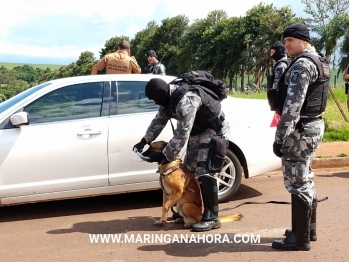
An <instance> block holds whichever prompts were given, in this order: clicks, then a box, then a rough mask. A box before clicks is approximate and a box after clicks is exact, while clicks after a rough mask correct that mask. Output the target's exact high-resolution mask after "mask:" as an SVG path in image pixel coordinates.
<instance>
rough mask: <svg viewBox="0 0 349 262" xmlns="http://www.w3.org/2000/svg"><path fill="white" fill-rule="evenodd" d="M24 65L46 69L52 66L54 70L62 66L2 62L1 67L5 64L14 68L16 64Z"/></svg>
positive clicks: (8, 67)
mask: <svg viewBox="0 0 349 262" xmlns="http://www.w3.org/2000/svg"><path fill="white" fill-rule="evenodd" d="M24 65H29V66H31V67H33V68H40V69H43V70H45V69H46V68H50V69H51V70H52V71H53V70H56V69H59V68H61V67H62V65H50V64H27V63H7V62H0V67H1V66H4V67H5V68H7V69H12V68H14V67H16V66H24Z"/></svg>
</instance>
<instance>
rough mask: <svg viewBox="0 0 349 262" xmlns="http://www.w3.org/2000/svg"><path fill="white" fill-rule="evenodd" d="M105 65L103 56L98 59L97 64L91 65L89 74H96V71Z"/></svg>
mask: <svg viewBox="0 0 349 262" xmlns="http://www.w3.org/2000/svg"><path fill="white" fill-rule="evenodd" d="M106 65H107V61H106V58H105V57H103V58H102V59H101V60H99V61H98V63H97V64H95V65H94V66H93V67H92V70H91V75H97V73H98V71H102V70H103V69H104V68H105V67H106Z"/></svg>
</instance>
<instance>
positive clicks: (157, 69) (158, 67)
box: [145, 50, 166, 75]
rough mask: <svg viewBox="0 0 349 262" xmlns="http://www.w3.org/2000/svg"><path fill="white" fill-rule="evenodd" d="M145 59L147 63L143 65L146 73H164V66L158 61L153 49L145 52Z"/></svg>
mask: <svg viewBox="0 0 349 262" xmlns="http://www.w3.org/2000/svg"><path fill="white" fill-rule="evenodd" d="M147 59H148V62H149V64H148V65H147V66H146V67H145V73H146V74H154V75H166V68H165V66H164V65H163V64H161V63H160V62H159V61H158V56H157V55H156V53H155V51H154V50H149V51H148V52H147Z"/></svg>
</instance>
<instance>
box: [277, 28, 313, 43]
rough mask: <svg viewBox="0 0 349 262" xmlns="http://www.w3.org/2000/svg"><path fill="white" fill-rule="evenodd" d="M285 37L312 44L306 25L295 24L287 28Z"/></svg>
mask: <svg viewBox="0 0 349 262" xmlns="http://www.w3.org/2000/svg"><path fill="white" fill-rule="evenodd" d="M283 37H284V38H285V37H294V38H298V39H300V40H304V41H307V42H308V43H310V33H309V29H308V28H307V27H306V26H305V25H304V24H293V25H290V26H288V27H286V29H285V31H284V35H283Z"/></svg>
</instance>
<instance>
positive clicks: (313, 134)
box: [272, 24, 330, 251]
mask: <svg viewBox="0 0 349 262" xmlns="http://www.w3.org/2000/svg"><path fill="white" fill-rule="evenodd" d="M283 37H284V41H285V47H286V49H287V51H288V54H289V55H290V56H291V57H292V62H291V64H290V66H289V67H288V68H287V69H286V70H285V72H284V74H283V75H282V76H281V78H280V80H279V85H278V89H279V91H278V99H279V102H280V103H279V111H280V112H281V118H280V121H279V123H278V126H277V129H276V134H275V142H274V145H273V150H274V153H275V155H277V156H278V157H281V160H282V166H283V173H284V184H285V187H286V189H287V190H288V191H289V192H290V193H291V200H292V208H291V212H292V231H291V232H290V233H289V234H288V235H287V237H286V238H285V239H284V240H275V241H274V242H273V244H272V247H273V248H276V249H282V250H304V251H308V250H310V240H313V241H315V240H316V238H317V236H316V204H317V202H316V191H315V184H314V181H313V179H314V172H313V170H312V168H311V164H312V161H313V158H314V154H315V150H316V149H317V148H318V147H319V146H320V143H321V140H322V137H323V134H324V121H323V120H322V117H321V116H322V114H323V113H324V111H325V108H326V102H327V97H328V88H329V79H330V70H329V64H328V61H327V60H326V59H325V58H324V57H323V56H321V55H319V54H318V53H317V52H316V51H315V48H314V47H313V46H312V45H311V44H310V35H309V30H308V28H307V27H306V26H305V25H303V24H294V25H291V26H289V27H287V28H286V29H285V31H284V33H283Z"/></svg>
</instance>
